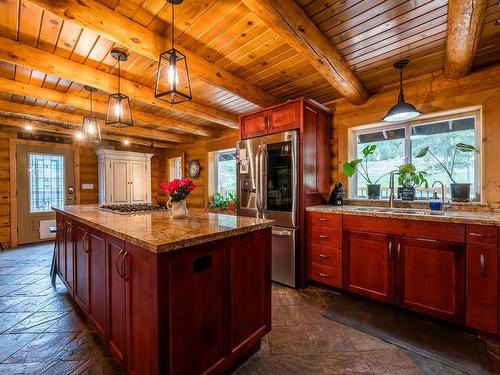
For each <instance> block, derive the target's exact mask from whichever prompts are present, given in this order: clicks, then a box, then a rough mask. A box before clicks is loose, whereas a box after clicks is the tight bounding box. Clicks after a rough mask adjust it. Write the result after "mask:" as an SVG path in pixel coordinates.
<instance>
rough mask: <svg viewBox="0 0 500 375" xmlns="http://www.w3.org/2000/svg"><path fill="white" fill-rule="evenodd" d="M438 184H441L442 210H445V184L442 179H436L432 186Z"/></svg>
mask: <svg viewBox="0 0 500 375" xmlns="http://www.w3.org/2000/svg"><path fill="white" fill-rule="evenodd" d="M436 184H441V211H444V185H443V183H442V182H441V181H437V180H436V181H434V183H433V184H432V187H434V185H436Z"/></svg>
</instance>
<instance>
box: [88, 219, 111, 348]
mask: <svg viewBox="0 0 500 375" xmlns="http://www.w3.org/2000/svg"><path fill="white" fill-rule="evenodd" d="M88 249H89V285H88V288H89V303H88V311H89V312H88V317H89V319H90V321H91V322H92V323H93V324H94V326H95V327H96V329H97V332H98V333H99V334H100V335H101V337H102V338H104V339H105V338H106V321H107V318H106V237H105V235H104V233H102V232H99V231H97V230H94V229H90V234H89V243H88Z"/></svg>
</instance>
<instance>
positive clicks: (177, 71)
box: [155, 0, 192, 105]
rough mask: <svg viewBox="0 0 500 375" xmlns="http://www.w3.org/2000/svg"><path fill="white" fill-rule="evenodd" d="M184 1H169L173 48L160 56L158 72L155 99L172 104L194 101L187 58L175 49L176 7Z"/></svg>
mask: <svg viewBox="0 0 500 375" xmlns="http://www.w3.org/2000/svg"><path fill="white" fill-rule="evenodd" d="M182 1H183V0H167V2H169V3H170V4H171V5H172V24H171V27H172V30H171V32H170V34H171V35H170V36H171V48H170V49H169V50H168V51H165V52H163V53H162V54H161V55H160V59H159V61H158V70H157V71H156V83H155V98H158V99H161V100H164V101H166V102H168V103H170V104H172V105H173V104H177V103H182V102H186V101H189V100H191V99H192V94H191V83H190V81H189V71H188V66H187V60H186V56H185V55H184V54H182V53H181V52H179V51H178V50H176V49H175V48H174V40H175V35H174V7H175V5H178V4H181V3H182Z"/></svg>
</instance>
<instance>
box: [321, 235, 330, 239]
mask: <svg viewBox="0 0 500 375" xmlns="http://www.w3.org/2000/svg"><path fill="white" fill-rule="evenodd" d="M319 238H322V239H326V238H328V236H326V235H324V234H320V235H319Z"/></svg>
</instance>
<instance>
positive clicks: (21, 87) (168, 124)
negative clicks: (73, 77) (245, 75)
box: [0, 77, 217, 137]
mask: <svg viewBox="0 0 500 375" xmlns="http://www.w3.org/2000/svg"><path fill="white" fill-rule="evenodd" d="M0 91H1V92H5V93H8V94H14V95H19V96H28V97H30V98H34V99H40V100H47V101H51V102H56V103H59V104H65V105H70V106H72V107H75V108H79V109H83V110H88V109H89V99H87V98H84V97H81V96H78V95H70V94H67V93H64V92H61V91H57V90H51V89H46V88H43V87H39V86H35V85H30V84H29V83H24V82H19V81H14V80H11V79H7V78H1V77H0ZM92 106H93V110H94V112H95V113H101V114H105V113H106V110H107V103H103V102H100V101H97V100H94V101H93V103H92ZM133 115H134V120H139V121H142V122H145V123H147V124H151V125H158V126H161V127H164V128H168V129H177V130H180V131H183V132H187V133H191V134H194V135H199V136H202V137H211V136H214V135H217V134H215V133H214V132H212V131H210V130H208V129H206V128H204V127H202V126H198V125H193V124H190V123H187V122H184V121H178V120H175V119H170V118H165V117H161V116H157V115H153V114H151V113H147V112H142V111H138V110H136V109H133ZM165 134H170V133H165Z"/></svg>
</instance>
